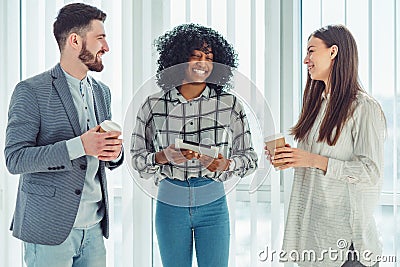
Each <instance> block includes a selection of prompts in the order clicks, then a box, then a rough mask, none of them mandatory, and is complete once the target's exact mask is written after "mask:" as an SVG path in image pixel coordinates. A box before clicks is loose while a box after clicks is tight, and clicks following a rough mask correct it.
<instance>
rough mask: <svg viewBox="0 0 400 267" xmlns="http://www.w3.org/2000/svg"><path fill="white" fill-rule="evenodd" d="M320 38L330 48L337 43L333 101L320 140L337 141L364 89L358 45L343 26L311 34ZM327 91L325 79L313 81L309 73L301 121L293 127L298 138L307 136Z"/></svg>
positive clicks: (327, 28) (333, 69)
mask: <svg viewBox="0 0 400 267" xmlns="http://www.w3.org/2000/svg"><path fill="white" fill-rule="evenodd" d="M311 37H315V38H318V39H321V40H322V41H323V42H324V43H325V44H326V46H327V47H331V46H332V45H336V46H338V53H337V55H336V58H335V59H334V62H333V65H332V69H331V73H330V76H329V79H328V82H329V83H330V100H329V103H328V106H327V112H326V113H325V117H324V118H323V120H322V123H321V126H320V129H319V136H318V141H319V142H324V141H325V142H327V143H328V144H329V145H330V146H333V145H335V144H336V142H337V140H338V138H339V136H340V132H341V130H342V128H343V126H344V124H345V122H346V120H347V119H348V118H349V117H350V116H351V115H352V113H353V105H352V104H353V101H354V100H355V98H356V95H357V93H358V92H359V91H363V89H362V87H361V85H360V83H359V81H358V52H357V44H356V42H355V40H354V38H353V36H352V34H351V33H350V31H349V30H348V29H347V28H346V27H345V26H343V25H329V26H326V27H323V28H321V29H318V30H316V31H315V32H313V33H312V34H311V35H310V37H309V38H308V39H309V40H310V38H311ZM324 90H325V83H324V82H323V81H317V80H312V79H311V77H310V75H309V74H308V78H307V83H306V87H305V90H304V96H303V106H302V111H301V113H300V117H299V120H298V121H297V123H296V125H295V126H294V127H293V128H292V129H291V133H292V134H293V135H294V138H295V139H296V140H297V141H303V140H305V139H306V138H307V136H308V134H309V132H310V130H311V127H312V126H313V124H314V122H315V119H316V117H317V115H318V112H319V110H320V108H321V96H322V93H323V91H324Z"/></svg>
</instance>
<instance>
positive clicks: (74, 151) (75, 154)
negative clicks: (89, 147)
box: [66, 136, 86, 160]
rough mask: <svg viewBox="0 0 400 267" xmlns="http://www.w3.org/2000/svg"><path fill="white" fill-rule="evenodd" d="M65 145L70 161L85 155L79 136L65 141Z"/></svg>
mask: <svg viewBox="0 0 400 267" xmlns="http://www.w3.org/2000/svg"><path fill="white" fill-rule="evenodd" d="M66 145H67V150H68V155H69V159H70V160H73V159H77V158H80V157H82V156H85V155H86V154H85V149H84V148H83V144H82V140H81V137H80V136H77V137H75V138H72V139H70V140H67V141H66Z"/></svg>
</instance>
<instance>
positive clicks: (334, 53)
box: [331, 45, 339, 59]
mask: <svg viewBox="0 0 400 267" xmlns="http://www.w3.org/2000/svg"><path fill="white" fill-rule="evenodd" d="M338 51H339V47H338V46H337V45H332V46H331V59H334V58H335V57H336V56H337V54H338Z"/></svg>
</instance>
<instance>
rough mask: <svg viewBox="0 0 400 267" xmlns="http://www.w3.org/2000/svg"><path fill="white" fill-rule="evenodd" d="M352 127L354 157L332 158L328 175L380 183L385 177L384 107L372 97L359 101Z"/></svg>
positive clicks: (351, 180)
mask: <svg viewBox="0 0 400 267" xmlns="http://www.w3.org/2000/svg"><path fill="white" fill-rule="evenodd" d="M353 117H354V127H353V129H352V136H351V138H352V139H353V146H354V152H353V158H352V159H351V160H348V161H343V160H338V159H334V158H329V161H328V167H327V171H326V174H325V175H326V176H328V177H332V178H336V179H339V180H342V181H345V182H348V183H367V184H372V185H374V184H378V183H380V182H381V179H382V171H383V146H384V139H385V132H386V121H385V118H384V115H383V112H382V109H381V107H380V106H379V104H378V103H376V102H375V101H374V100H372V99H363V100H361V101H360V102H359V103H358V107H356V109H355V111H354V114H353Z"/></svg>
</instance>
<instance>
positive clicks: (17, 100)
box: [4, 82, 72, 174]
mask: <svg viewBox="0 0 400 267" xmlns="http://www.w3.org/2000/svg"><path fill="white" fill-rule="evenodd" d="M40 124H41V116H40V109H39V104H38V101H37V98H36V95H35V92H34V90H32V88H30V87H29V85H28V84H27V83H26V82H20V83H19V84H18V85H17V86H16V88H15V90H14V92H13V94H12V96H11V100H10V106H9V111H8V124H7V129H6V141H5V149H4V155H5V159H6V166H7V169H8V171H9V172H10V173H12V174H22V173H35V172H54V171H67V170H72V163H71V161H70V159H69V155H68V150H67V146H66V141H65V140H64V141H58V142H54V143H51V144H48V145H42V146H38V144H37V137H38V134H39V131H40Z"/></svg>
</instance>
